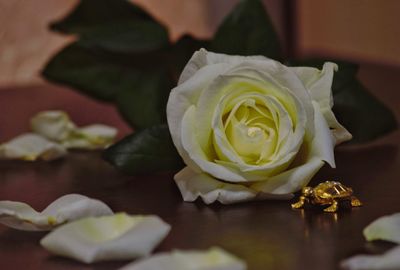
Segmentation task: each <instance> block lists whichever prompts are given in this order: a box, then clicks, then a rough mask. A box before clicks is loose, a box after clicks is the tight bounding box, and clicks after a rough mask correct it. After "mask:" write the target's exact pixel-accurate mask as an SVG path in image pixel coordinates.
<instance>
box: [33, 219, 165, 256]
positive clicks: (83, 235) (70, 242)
mask: <svg viewBox="0 0 400 270" xmlns="http://www.w3.org/2000/svg"><path fill="white" fill-rule="evenodd" d="M169 231H170V226H169V225H168V224H167V223H165V222H164V221H162V220H161V219H160V218H159V217H157V216H130V215H127V214H125V213H119V214H116V215H112V216H103V217H90V218H84V219H80V220H78V221H74V222H72V223H68V224H66V225H63V226H61V227H59V228H57V229H56V230H54V231H52V232H51V233H49V234H48V235H46V236H45V237H44V238H43V239H42V240H41V241H40V244H41V245H42V246H43V247H44V248H46V249H47V250H49V251H50V252H52V253H54V254H57V255H60V256H64V257H68V258H72V259H76V260H78V261H81V262H84V263H92V262H97V261H107V260H126V259H134V258H137V257H142V256H147V255H149V254H150V253H151V251H152V250H153V249H154V248H155V247H156V246H157V245H158V244H159V243H160V242H161V241H162V240H163V239H164V238H165V236H166V235H167V234H168V232H169Z"/></svg>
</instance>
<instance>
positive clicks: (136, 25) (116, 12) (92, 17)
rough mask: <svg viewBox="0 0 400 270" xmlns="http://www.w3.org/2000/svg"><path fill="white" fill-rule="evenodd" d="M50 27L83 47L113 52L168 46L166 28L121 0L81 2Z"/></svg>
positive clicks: (132, 51)
mask: <svg viewBox="0 0 400 270" xmlns="http://www.w3.org/2000/svg"><path fill="white" fill-rule="evenodd" d="M51 28H52V29H53V30H56V31H60V32H63V33H68V34H77V35H79V37H80V44H81V45H82V46H86V47H88V48H97V49H103V50H107V51H111V52H114V53H117V52H118V53H136V52H145V51H151V50H155V49H159V48H162V47H164V46H166V45H168V44H169V40H168V32H167V30H166V29H165V27H163V26H162V25H160V24H159V23H157V22H156V21H155V20H154V19H152V18H151V17H150V16H148V15H147V14H146V13H145V12H144V11H143V10H141V9H140V8H138V7H136V6H134V5H133V4H131V3H129V2H128V1H124V0H81V2H80V3H79V4H78V6H77V7H76V8H75V9H74V10H73V11H72V13H71V14H70V15H68V16H67V17H66V18H65V19H63V20H61V21H59V22H56V23H53V24H52V25H51Z"/></svg>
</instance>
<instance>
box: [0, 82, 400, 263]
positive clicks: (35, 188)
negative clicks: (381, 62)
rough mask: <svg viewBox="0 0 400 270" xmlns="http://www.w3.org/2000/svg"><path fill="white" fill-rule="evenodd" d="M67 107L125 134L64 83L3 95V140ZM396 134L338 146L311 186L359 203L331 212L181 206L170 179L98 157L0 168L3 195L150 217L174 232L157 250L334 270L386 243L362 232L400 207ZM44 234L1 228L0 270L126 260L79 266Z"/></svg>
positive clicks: (102, 109) (278, 204) (105, 109)
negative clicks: (46, 243) (71, 197)
mask: <svg viewBox="0 0 400 270" xmlns="http://www.w3.org/2000/svg"><path fill="white" fill-rule="evenodd" d="M45 109H63V110H66V111H68V112H69V113H70V115H71V116H72V119H74V120H75V121H76V122H78V124H88V123H94V122H102V123H105V124H112V125H114V126H117V127H118V128H119V129H120V130H121V132H122V134H121V136H122V135H124V134H127V133H129V128H128V127H127V126H126V125H125V124H124V123H123V122H122V121H121V120H120V119H119V117H118V115H117V113H116V112H115V110H114V109H113V108H112V107H110V106H108V105H104V104H98V103H96V102H93V101H91V100H89V99H87V98H85V97H82V96H79V95H77V94H75V93H74V92H72V91H69V90H66V89H64V88H60V87H54V86H46V87H31V88H22V89H10V90H4V91H0V140H1V141H4V140H6V139H10V138H11V137H13V136H15V135H17V134H18V133H20V132H22V131H24V130H26V129H27V127H28V119H29V117H30V116H31V115H32V114H33V113H34V112H37V111H40V110H45ZM399 139H400V132H399V131H396V132H394V133H392V134H390V135H388V136H386V137H384V138H381V139H379V140H378V141H376V142H373V143H371V144H368V145H363V146H346V147H339V148H338V149H337V151H336V160H337V169H336V170H333V169H330V168H328V167H325V168H323V169H322V170H321V172H320V173H318V175H317V176H316V177H315V178H314V180H313V182H312V183H314V184H315V183H317V182H319V181H324V180H327V179H338V180H341V181H343V182H344V183H347V184H348V185H350V186H351V187H353V188H354V190H355V192H356V194H357V196H358V197H359V198H360V199H361V200H362V201H363V202H364V204H365V206H364V207H362V208H358V209H353V210H352V211H345V212H339V213H338V214H328V213H322V212H318V211H294V210H291V208H290V202H287V201H264V202H252V203H242V204H237V205H229V206H223V205H219V204H214V205H212V206H206V205H204V204H203V203H200V202H198V203H184V202H182V199H181V196H180V193H179V191H178V189H177V187H176V186H175V184H174V182H173V181H172V177H173V173H172V172H171V173H163V174H153V175H152V174H148V175H141V176H135V177H131V176H124V175H122V174H120V173H118V172H117V171H116V170H115V169H114V168H113V167H111V166H110V165H108V164H107V163H106V162H104V161H103V160H102V159H101V157H100V153H98V152H72V153H70V154H68V156H67V157H66V158H65V159H63V160H58V161H54V162H33V163H28V162H16V161H1V162H0V199H1V200H16V201H24V202H27V203H29V204H31V205H32V206H33V207H34V208H36V209H42V208H44V207H45V206H46V205H47V204H49V203H50V202H51V201H53V200H55V199H56V198H58V197H59V196H62V195H64V194H67V193H80V194H84V195H87V196H90V197H94V198H98V199H100V200H102V201H104V202H105V203H106V204H108V205H109V206H110V207H111V208H112V209H113V210H115V211H125V212H128V213H130V214H156V215H159V216H160V217H161V218H163V219H164V220H165V221H166V222H168V223H169V224H171V225H172V230H171V232H170V234H169V235H168V236H167V238H166V239H165V240H164V241H163V242H162V244H161V245H160V246H159V247H158V248H157V250H156V251H168V250H172V249H190V248H196V249H206V248H209V247H211V246H220V247H222V248H224V249H226V250H228V251H230V252H231V253H233V254H236V255H237V256H238V257H241V258H243V259H244V260H246V261H247V263H248V266H249V269H250V270H256V269H263V270H264V269H280V270H285V269H325V270H330V269H338V262H339V261H340V260H342V259H344V258H346V257H348V256H351V255H354V254H356V253H361V252H363V253H377V252H382V251H384V250H387V249H388V248H389V247H391V245H390V244H388V243H383V242H379V243H367V242H366V241H365V240H364V238H363V236H362V229H363V228H364V227H365V226H366V225H368V224H369V223H370V222H371V221H373V220H374V219H376V218H378V217H380V216H382V215H385V214H390V213H393V212H399V211H400V155H399V149H398V146H399V141H400V140H399ZM45 234H46V233H42V232H22V231H17V230H13V229H9V228H7V227H5V226H2V225H0V269H2V270H3V269H4V270H8V269H42V270H45V269H51V270H58V269H117V268H118V267H120V266H122V265H124V264H126V263H127V262H110V263H96V264H92V265H84V264H81V263H79V262H75V261H73V260H69V259H64V258H60V257H56V256H52V255H50V254H49V253H48V252H47V251H46V250H44V249H43V248H41V246H40V245H39V240H40V239H41V238H42V237H43V236H44V235H45Z"/></svg>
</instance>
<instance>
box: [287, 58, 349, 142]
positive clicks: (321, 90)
mask: <svg viewBox="0 0 400 270" xmlns="http://www.w3.org/2000/svg"><path fill="white" fill-rule="evenodd" d="M291 69H292V70H293V71H294V72H295V73H296V74H297V76H298V77H299V78H300V79H301V81H302V82H303V84H304V86H305V87H306V88H307V90H308V91H309V92H310V94H311V98H312V99H313V100H315V101H316V102H318V104H319V107H320V110H321V112H322V114H323V116H324V118H325V120H326V121H327V122H328V125H329V127H331V128H332V133H333V135H334V137H335V140H336V144H339V143H341V142H344V141H348V140H350V139H351V138H352V135H351V134H350V133H349V132H348V131H347V130H346V129H345V128H344V127H343V126H342V125H341V124H340V123H339V122H338V121H337V119H336V117H335V115H334V114H333V112H332V107H333V97H332V90H331V87H332V81H333V73H334V71H336V70H337V69H338V66H337V65H336V64H334V63H331V62H327V63H325V64H324V66H323V68H322V70H319V69H316V68H312V67H292V68H291Z"/></svg>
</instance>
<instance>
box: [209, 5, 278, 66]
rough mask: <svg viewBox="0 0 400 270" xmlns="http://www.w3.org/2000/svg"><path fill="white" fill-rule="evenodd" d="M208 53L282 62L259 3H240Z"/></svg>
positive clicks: (273, 31)
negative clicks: (271, 59)
mask: <svg viewBox="0 0 400 270" xmlns="http://www.w3.org/2000/svg"><path fill="white" fill-rule="evenodd" d="M211 50H212V51H215V52H220V53H226V54H237V55H264V56H267V57H270V58H273V59H277V60H279V59H281V58H282V55H281V47H280V44H279V40H278V36H277V34H276V32H275V29H274V26H273V25H272V23H271V20H270V19H269V17H268V14H267V12H266V10H265V8H264V6H263V4H262V3H261V1H260V0H242V1H241V2H240V3H239V4H238V5H237V6H236V7H235V8H234V10H233V11H232V12H231V13H230V14H229V15H228V16H227V17H226V18H225V20H224V21H223V23H222V25H221V26H220V27H219V29H218V31H217V33H216V34H215V36H214V39H213V40H212V42H211Z"/></svg>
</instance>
